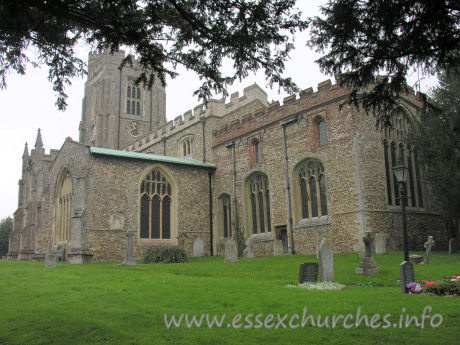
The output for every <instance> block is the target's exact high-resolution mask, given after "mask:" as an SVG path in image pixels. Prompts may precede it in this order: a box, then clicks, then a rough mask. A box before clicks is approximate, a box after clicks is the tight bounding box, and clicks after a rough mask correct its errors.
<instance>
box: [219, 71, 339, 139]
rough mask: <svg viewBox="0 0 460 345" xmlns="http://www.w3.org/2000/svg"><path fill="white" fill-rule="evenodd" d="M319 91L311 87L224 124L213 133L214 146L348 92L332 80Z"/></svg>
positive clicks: (319, 88)
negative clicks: (308, 106) (307, 104)
mask: <svg viewBox="0 0 460 345" xmlns="http://www.w3.org/2000/svg"><path fill="white" fill-rule="evenodd" d="M317 89H318V91H316V92H313V88H311V87H309V88H307V89H305V90H302V91H300V92H299V95H298V96H297V95H296V94H293V95H290V96H287V97H285V98H284V99H283V104H280V102H279V101H274V102H272V103H270V104H269V105H268V106H267V107H266V108H260V109H258V110H256V111H254V112H253V113H250V114H246V115H244V116H242V117H241V119H236V120H233V121H231V122H230V123H227V124H224V125H223V126H221V127H220V128H218V129H216V130H214V131H213V146H214V145H218V144H221V143H224V142H226V141H228V140H231V139H232V138H234V137H236V136H238V135H241V134H244V133H246V132H250V131H252V130H255V129H257V128H259V127H262V126H265V125H267V124H269V123H272V122H275V121H279V120H281V119H282V118H284V117H286V116H289V115H291V114H294V113H296V112H298V111H299V110H300V109H305V103H310V105H311V106H314V105H316V104H318V103H321V102H323V100H325V99H326V98H327V99H332V98H337V97H340V96H342V95H344V94H345V93H346V92H347V90H346V89H345V88H341V87H340V86H338V85H335V84H334V85H333V84H332V83H331V81H330V80H326V81H323V82H321V83H319V84H318V86H317ZM299 102H301V103H302V105H301V107H299V106H298V104H299ZM288 108H289V109H288Z"/></svg>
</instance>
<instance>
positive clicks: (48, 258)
mask: <svg viewBox="0 0 460 345" xmlns="http://www.w3.org/2000/svg"><path fill="white" fill-rule="evenodd" d="M54 267H56V254H46V255H45V268H54Z"/></svg>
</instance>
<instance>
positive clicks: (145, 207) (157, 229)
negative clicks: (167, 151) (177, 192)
mask: <svg viewBox="0 0 460 345" xmlns="http://www.w3.org/2000/svg"><path fill="white" fill-rule="evenodd" d="M171 192H172V187H171V183H170V182H169V181H168V179H167V178H166V177H165V176H164V174H163V173H162V172H161V170H160V169H158V168H155V169H153V170H152V171H151V172H150V173H148V174H147V176H146V177H145V179H144V180H143V181H142V183H141V190H140V193H141V210H140V237H141V238H146V239H170V238H171V205H172V195H171Z"/></svg>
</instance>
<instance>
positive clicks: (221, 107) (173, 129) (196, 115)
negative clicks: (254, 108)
mask: <svg viewBox="0 0 460 345" xmlns="http://www.w3.org/2000/svg"><path fill="white" fill-rule="evenodd" d="M256 100H258V101H260V102H261V104H264V105H266V104H267V94H266V93H265V91H263V90H262V89H261V88H260V87H259V86H258V85H256V84H253V85H251V86H249V87H246V88H245V89H244V90H243V95H242V96H240V95H239V93H238V92H235V93H233V94H231V96H230V101H229V102H228V103H226V102H225V99H224V98H222V99H219V100H216V99H210V100H209V101H208V103H207V104H206V105H205V104H200V105H198V106H196V107H195V108H193V109H191V110H188V111H186V112H185V113H184V114H183V115H179V116H177V117H175V118H174V120H171V121H168V122H167V123H165V124H164V125H163V126H161V127H160V128H158V129H155V130H153V131H152V132H151V133H149V134H148V135H146V136H144V137H143V138H141V139H139V140H137V141H135V142H134V143H132V144H131V145H129V146H127V147H126V148H125V149H124V150H125V151H140V150H143V149H145V148H147V147H149V146H152V145H154V144H156V143H159V142H161V141H162V140H164V139H165V138H168V137H170V136H173V135H175V134H177V133H178V132H180V131H183V130H184V129H186V128H189V127H191V126H194V125H196V124H197V123H199V122H202V121H206V119H208V118H211V117H215V118H218V119H223V120H224V119H225V118H226V116H227V115H228V114H229V113H231V112H233V111H234V110H236V109H238V108H240V107H243V106H246V105H248V104H250V103H251V102H254V101H256Z"/></svg>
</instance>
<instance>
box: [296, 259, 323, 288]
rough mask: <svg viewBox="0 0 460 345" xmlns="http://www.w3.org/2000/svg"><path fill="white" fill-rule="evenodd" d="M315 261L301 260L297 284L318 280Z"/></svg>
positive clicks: (317, 265) (317, 266)
mask: <svg viewBox="0 0 460 345" xmlns="http://www.w3.org/2000/svg"><path fill="white" fill-rule="evenodd" d="M318 269H319V264H318V263H317V262H302V263H301V264H300V267H299V284H303V283H316V282H318Z"/></svg>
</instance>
